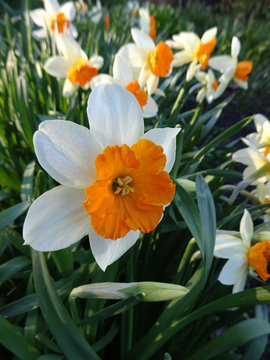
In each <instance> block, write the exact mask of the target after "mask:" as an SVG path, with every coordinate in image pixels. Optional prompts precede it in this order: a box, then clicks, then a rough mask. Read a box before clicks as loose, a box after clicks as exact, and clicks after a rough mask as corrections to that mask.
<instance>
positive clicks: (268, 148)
mask: <svg viewBox="0 0 270 360" xmlns="http://www.w3.org/2000/svg"><path fill="white" fill-rule="evenodd" d="M269 153H270V146H266V148H265V150H264V156H265V157H266V156H267V155H268V154H269Z"/></svg>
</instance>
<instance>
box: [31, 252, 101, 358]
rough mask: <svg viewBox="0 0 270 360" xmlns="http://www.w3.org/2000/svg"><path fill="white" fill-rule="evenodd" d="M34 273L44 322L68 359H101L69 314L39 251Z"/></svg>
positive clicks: (34, 264) (34, 255)
mask: <svg viewBox="0 0 270 360" xmlns="http://www.w3.org/2000/svg"><path fill="white" fill-rule="evenodd" d="M33 272H34V279H35V286H36V292H37V296H38V300H39V304H40V308H41V311H42V314H43V317H44V320H45V322H46V324H47V325H48V327H49V329H50V331H51V333H52V334H53V336H54V337H55V340H56V342H57V344H58V346H59V347H60V348H61V350H62V351H63V353H64V354H65V356H66V357H67V359H70V360H74V359H80V360H84V359H85V360H89V359H90V360H92V359H93V360H97V359H100V358H99V357H98V356H97V354H96V353H95V352H94V351H93V349H92V348H91V346H90V345H89V344H88V343H87V342H86V340H85V339H84V337H83V336H82V334H81V332H80V331H79V330H78V329H77V327H76V326H75V324H74V323H73V321H72V319H71V318H70V316H69V314H68V313H67V311H66V309H65V307H64V305H63V303H62V302H61V300H60V298H59V296H58V295H57V293H56V290H55V289H54V286H53V283H52V280H51V278H50V275H49V272H48V269H47V266H46V263H45V260H44V256H43V254H42V253H39V252H38V251H33Z"/></svg>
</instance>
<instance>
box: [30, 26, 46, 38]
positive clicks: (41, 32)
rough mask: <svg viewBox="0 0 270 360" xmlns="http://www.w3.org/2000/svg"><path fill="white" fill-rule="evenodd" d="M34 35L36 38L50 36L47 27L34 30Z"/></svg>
mask: <svg viewBox="0 0 270 360" xmlns="http://www.w3.org/2000/svg"><path fill="white" fill-rule="evenodd" d="M32 35H33V37H34V38H35V39H36V40H40V39H45V38H46V37H47V36H48V31H47V29H46V28H42V29H39V30H34V31H32Z"/></svg>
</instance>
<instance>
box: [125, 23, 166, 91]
mask: <svg viewBox="0 0 270 360" xmlns="http://www.w3.org/2000/svg"><path fill="white" fill-rule="evenodd" d="M131 34H132V38H133V40H134V42H135V44H133V43H130V44H126V45H124V46H122V47H121V48H120V50H119V51H118V54H119V55H121V56H122V57H123V58H124V59H125V60H126V61H128V62H129V63H130V65H131V66H132V71H133V77H134V78H135V79H138V82H139V84H140V86H141V87H144V86H145V85H146V88H147V92H148V94H149V95H152V94H153V93H155V92H156V91H157V87H158V82H159V78H160V77H164V76H167V75H169V74H170V72H171V69H172V66H171V64H172V61H173V53H172V51H171V49H170V47H169V46H168V45H167V44H166V43H165V42H164V41H161V42H160V43H159V44H157V45H156V46H155V43H154V41H153V40H152V39H151V38H150V37H149V36H148V35H146V34H145V33H144V32H143V31H142V30H139V29H135V28H133V29H131Z"/></svg>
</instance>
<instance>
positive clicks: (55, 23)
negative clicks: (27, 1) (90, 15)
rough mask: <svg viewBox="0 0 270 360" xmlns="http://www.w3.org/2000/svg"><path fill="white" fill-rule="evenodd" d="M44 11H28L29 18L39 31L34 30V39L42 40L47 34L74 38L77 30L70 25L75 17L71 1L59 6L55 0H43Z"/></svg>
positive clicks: (74, 9)
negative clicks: (66, 35) (67, 35)
mask: <svg viewBox="0 0 270 360" xmlns="http://www.w3.org/2000/svg"><path fill="white" fill-rule="evenodd" d="M43 3H44V9H41V8H40V9H36V10H32V11H30V18H31V19H32V21H33V22H34V24H35V25H37V26H39V27H40V29H38V30H34V31H33V32H32V33H33V36H34V37H35V38H36V39H44V38H46V37H47V34H48V32H49V33H50V34H51V35H57V34H69V35H71V36H72V37H74V38H76V37H77V36H78V32H77V29H76V28H75V26H74V25H73V24H72V23H71V22H72V21H73V20H74V18H75V15H76V8H75V6H74V4H73V2H72V1H69V2H67V3H65V4H64V5H62V6H60V5H59V3H58V1H57V0H44V1H43Z"/></svg>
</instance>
